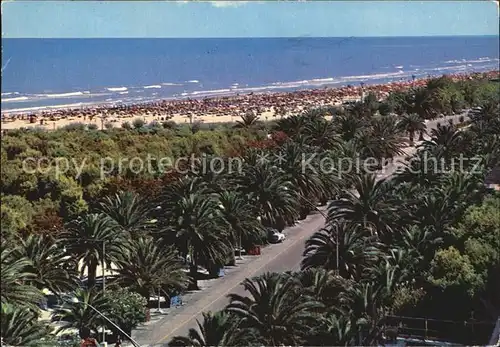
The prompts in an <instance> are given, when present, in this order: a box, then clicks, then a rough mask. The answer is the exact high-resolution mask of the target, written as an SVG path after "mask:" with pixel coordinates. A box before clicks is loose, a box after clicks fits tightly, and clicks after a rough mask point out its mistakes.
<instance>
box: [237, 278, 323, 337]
mask: <svg viewBox="0 0 500 347" xmlns="http://www.w3.org/2000/svg"><path fill="white" fill-rule="evenodd" d="M243 286H244V287H245V290H247V291H248V296H240V295H238V294H229V298H230V300H231V302H230V304H229V305H228V307H227V310H228V311H229V312H231V313H234V314H235V315H236V316H237V317H239V318H241V319H242V322H241V329H243V330H245V329H255V330H256V331H257V332H258V334H259V335H260V337H261V341H260V342H261V343H262V344H265V345H269V346H279V345H300V344H301V343H303V341H305V339H306V338H307V336H308V335H309V334H310V333H311V331H312V329H313V327H315V326H316V325H317V324H318V322H319V319H320V316H319V314H318V313H319V312H320V311H321V310H322V309H323V305H322V304H321V303H320V302H319V301H316V300H314V299H313V298H310V297H307V296H306V295H304V293H303V289H302V286H301V285H300V282H299V281H298V280H297V279H296V278H294V277H292V276H289V275H278V274H269V273H267V274H264V275H262V276H260V277H257V278H254V279H252V280H250V279H246V280H245V281H244V282H243Z"/></svg>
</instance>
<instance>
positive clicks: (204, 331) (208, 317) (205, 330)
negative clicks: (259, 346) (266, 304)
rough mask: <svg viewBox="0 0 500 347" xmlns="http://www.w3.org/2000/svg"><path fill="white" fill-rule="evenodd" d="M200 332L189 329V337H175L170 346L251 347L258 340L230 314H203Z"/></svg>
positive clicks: (199, 325) (223, 312)
mask: <svg viewBox="0 0 500 347" xmlns="http://www.w3.org/2000/svg"><path fill="white" fill-rule="evenodd" d="M197 323H198V330H199V331H198V330H196V329H189V333H188V336H175V337H174V338H172V340H171V341H170V342H169V344H168V345H169V346H172V347H173V346H196V347H198V346H199V347H202V346H206V347H212V346H214V347H219V346H220V347H224V346H242V345H245V346H249V345H251V344H252V343H253V342H255V340H256V336H255V334H252V331H251V330H240V329H239V328H238V320H236V321H235V317H234V316H233V315H231V314H229V313H228V312H225V311H219V312H216V313H214V314H213V313H211V312H208V313H203V323H200V322H199V321H197Z"/></svg>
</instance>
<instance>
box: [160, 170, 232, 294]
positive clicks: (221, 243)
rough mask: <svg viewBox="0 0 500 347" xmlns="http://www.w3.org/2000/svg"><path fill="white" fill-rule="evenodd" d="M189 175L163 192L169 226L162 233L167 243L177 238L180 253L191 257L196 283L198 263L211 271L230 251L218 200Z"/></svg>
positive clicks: (193, 277)
mask: <svg viewBox="0 0 500 347" xmlns="http://www.w3.org/2000/svg"><path fill="white" fill-rule="evenodd" d="M195 188H196V185H193V182H190V181H189V180H188V179H186V180H182V181H180V182H178V183H177V184H175V185H172V186H169V187H168V188H167V190H166V193H165V194H164V199H165V200H164V203H163V204H162V205H163V211H165V213H166V214H167V215H166V220H167V223H168V224H169V228H168V229H166V230H165V231H164V232H163V233H162V237H163V241H164V243H166V244H169V243H171V239H174V240H175V244H176V245H177V248H178V249H179V250H180V252H181V254H182V255H183V256H184V257H186V258H189V261H190V272H191V277H192V279H193V283H192V286H193V287H194V288H196V287H197V281H196V277H197V271H198V265H202V266H205V267H206V268H207V269H209V271H210V272H212V271H213V270H215V269H217V268H220V267H222V266H223V265H224V263H225V262H226V257H227V255H228V254H229V253H230V245H229V242H228V239H227V237H226V235H227V232H226V230H225V226H226V221H225V220H224V218H223V216H222V213H221V210H220V207H219V206H218V201H217V199H216V198H214V197H213V196H211V195H209V194H204V191H203V189H201V190H200V191H198V192H195Z"/></svg>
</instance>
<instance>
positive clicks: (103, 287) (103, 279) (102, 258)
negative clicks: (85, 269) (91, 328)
mask: <svg viewBox="0 0 500 347" xmlns="http://www.w3.org/2000/svg"><path fill="white" fill-rule="evenodd" d="M83 240H84V241H87V242H97V243H98V242H102V249H101V250H102V257H101V266H102V293H103V294H104V293H105V292H106V261H105V258H106V240H92V239H90V240H89V239H83ZM102 341H103V342H104V343H106V328H105V327H103V328H102Z"/></svg>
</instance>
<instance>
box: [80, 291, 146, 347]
mask: <svg viewBox="0 0 500 347" xmlns="http://www.w3.org/2000/svg"><path fill="white" fill-rule="evenodd" d="M71 302H73V303H75V304H82V305H87V306H88V307H90V308H91V309H92V310H93V311H94V312H96V313H97V314H98V315H99V316H101V317H102V318H104V319H105V320H106V321H107V322H108V323H109V324H111V325H112V326H113V327H115V329H117V330H118V331H119V332H120V333H122V334H123V336H125V337H126V338H127V339H129V340H130V342H132V344H133V345H134V347H141V345H139V344H138V343H137V342H136V341H135V340H134V339H133V338H132V337H131V336H130V335H129V334H127V333H126V332H125V331H123V330H122V329H121V328H120V327H119V326H118V325H116V324H115V323H113V322H112V321H111V320H110V319H109V318H108V317H106V316H105V315H104V313H102V312H101V311H99V310H98V309H97V308H95V307H94V306H92V305H91V304H89V303H88V302H81V301H80V300H78V299H77V298H73V299H71Z"/></svg>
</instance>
